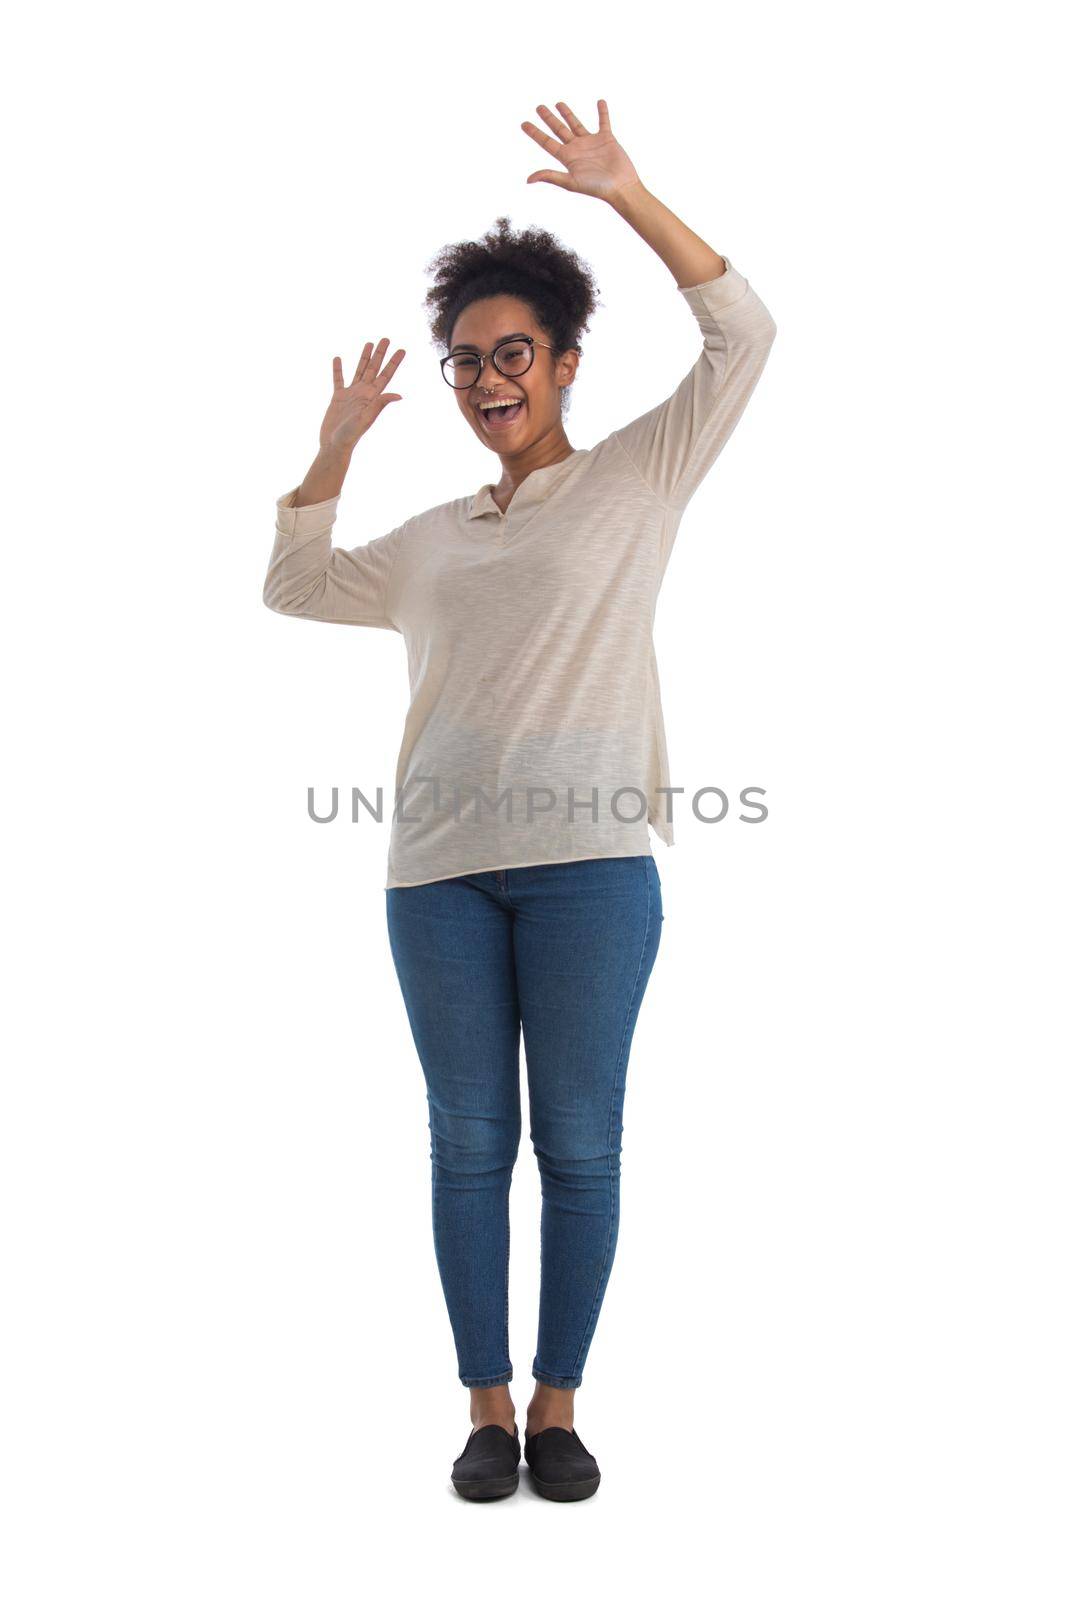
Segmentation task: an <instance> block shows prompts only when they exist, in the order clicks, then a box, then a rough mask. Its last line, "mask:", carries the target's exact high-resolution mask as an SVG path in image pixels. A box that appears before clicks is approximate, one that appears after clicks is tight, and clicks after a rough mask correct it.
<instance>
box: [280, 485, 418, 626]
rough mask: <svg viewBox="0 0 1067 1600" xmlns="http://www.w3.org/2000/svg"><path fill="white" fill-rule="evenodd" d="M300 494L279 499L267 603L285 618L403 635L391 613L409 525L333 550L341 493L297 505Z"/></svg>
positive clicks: (290, 491) (294, 492)
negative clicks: (395, 574)
mask: <svg viewBox="0 0 1067 1600" xmlns="http://www.w3.org/2000/svg"><path fill="white" fill-rule="evenodd" d="M298 492H299V491H298V490H296V489H290V490H289V492H288V494H284V495H282V496H281V497H280V498H279V500H278V501H277V518H276V522H275V529H274V548H273V549H272V551H271V554H270V561H269V563H268V565H267V575H266V578H265V579H264V583H263V603H264V605H267V606H269V607H270V609H271V610H272V611H279V612H281V614H282V615H283V616H286V617H306V618H308V619H309V620H310V621H313V622H347V623H353V624H355V625H357V626H361V627H364V628H392V629H393V631H394V632H395V633H399V632H400V629H399V627H398V625H397V624H396V623H395V622H394V621H393V619H392V617H391V616H390V613H389V605H390V587H389V583H390V579H391V577H392V575H393V568H394V566H395V564H396V558H397V555H398V553H399V550H400V545H401V541H402V539H403V535H404V527H405V526H406V524H402V525H401V526H400V527H398V528H393V529H392V530H391V531H390V532H389V533H385V534H382V536H381V537H380V538H378V539H371V540H370V542H369V543H368V544H361V545H357V546H356V548H355V549H354V550H335V549H334V548H333V533H332V530H333V525H334V522H335V520H336V517H337V505H338V501H339V500H340V495H339V494H338V495H333V496H332V497H331V498H330V499H329V500H323V501H321V502H320V503H318V504H317V505H309V506H304V505H302V506H294V504H293V501H294V499H295V498H296V496H297V494H298Z"/></svg>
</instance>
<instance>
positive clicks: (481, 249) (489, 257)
mask: <svg viewBox="0 0 1067 1600" xmlns="http://www.w3.org/2000/svg"><path fill="white" fill-rule="evenodd" d="M426 270H427V271H428V272H433V273H434V274H435V275H436V276H435V282H434V284H433V287H432V288H431V289H430V290H429V291H428V293H427V295H426V301H425V304H426V307H427V309H428V310H429V312H430V313H431V322H430V333H431V335H432V337H433V339H434V341H435V343H436V344H437V345H438V346H439V347H440V350H441V354H442V355H445V354H447V352H448V349H449V347H450V346H451V343H452V330H453V328H454V327H455V325H456V320H457V318H458V317H459V314H460V312H461V311H463V310H465V309H466V307H467V306H469V305H470V304H471V303H472V301H474V300H484V299H485V298H486V297H487V296H489V295H494V294H510V295H515V296H516V297H517V298H518V299H520V300H524V301H525V302H526V304H527V305H528V306H529V307H530V309H531V311H532V312H533V314H534V316H535V317H536V318H537V321H538V322H539V323H540V324H541V326H542V327H543V328H544V329H545V330H546V332H547V333H548V336H549V339H550V341H551V343H552V347H553V350H554V352H555V353H556V354H557V355H558V354H562V352H563V351H564V350H576V351H577V352H578V354H579V355H581V354H582V347H581V344H580V343H579V339H580V336H581V334H582V333H584V332H585V329H586V327H587V325H588V323H589V318H590V317H591V316H592V314H593V311H594V310H595V307H596V303H597V301H598V299H599V292H598V289H597V285H596V282H595V280H594V278H593V275H592V273H591V272H590V270H589V268H588V266H587V265H586V263H585V262H584V261H583V260H582V259H581V258H580V257H579V256H578V255H576V254H575V252H574V251H573V250H568V249H566V248H565V247H564V246H563V245H562V244H560V242H559V240H558V239H556V238H555V237H554V235H553V234H551V233H549V232H548V231H547V230H546V229H545V228H538V227H534V226H532V227H529V228H525V229H523V231H522V232H521V233H515V232H513V230H512V226H511V219H510V217H497V219H496V225H495V228H491V229H488V230H487V231H486V232H485V233H484V234H483V235H482V237H481V238H480V239H477V240H465V241H463V243H461V244H450V245H445V246H444V247H443V248H442V249H441V250H439V251H438V252H437V254H436V255H435V256H434V257H433V259H432V261H431V262H430V264H429V266H428V268H427V269H426ZM570 392H571V390H570V387H568V388H566V389H563V390H562V391H561V394H562V398H561V416H563V417H565V416H566V415H567V410H568V407H569V404H570Z"/></svg>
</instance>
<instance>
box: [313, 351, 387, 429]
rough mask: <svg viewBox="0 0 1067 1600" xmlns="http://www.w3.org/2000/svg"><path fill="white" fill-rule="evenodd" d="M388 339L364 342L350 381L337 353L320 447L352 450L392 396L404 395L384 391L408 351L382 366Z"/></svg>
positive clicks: (334, 359)
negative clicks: (347, 381) (373, 344)
mask: <svg viewBox="0 0 1067 1600" xmlns="http://www.w3.org/2000/svg"><path fill="white" fill-rule="evenodd" d="M388 343H389V340H388V339H379V340H378V343H377V344H376V345H375V346H374V347H373V348H372V347H371V345H370V344H365V345H364V346H363V354H362V355H361V356H360V358H359V362H358V364H357V366H356V373H355V377H354V378H353V379H352V382H351V383H350V384H348V385H346V384H345V381H344V378H343V376H342V373H341V357H340V356H334V358H333V398H332V399H331V401H330V404H329V405H328V407H327V408H326V415H325V416H324V417H323V419H322V427H321V428H320V429H319V446H320V448H321V449H323V450H328V451H350V450H351V449H352V448H353V447H354V446H355V445H356V444H357V443H358V441H359V440H360V439H362V437H363V435H364V434H365V433H366V431H367V429H368V428H369V427H370V426H371V425H372V423H374V422H375V421H377V419H378V417H379V416H380V415H381V413H382V412H383V411H384V410H385V408H386V406H387V405H388V404H389V402H390V401H391V400H402V399H403V398H404V397H403V395H400V394H386V393H383V391H384V389H385V386H386V384H387V383H389V381H390V379H391V378H392V377H393V374H394V373H395V372H396V369H397V367H399V365H400V363H401V361H403V359H404V356H405V354H406V351H404V350H396V351H394V353H393V354H392V355H391V356H390V358H389V360H388V361H387V362H386V364H385V366H384V367H382V357H383V356H384V355H385V350H386V346H387V345H388ZM379 369H381V370H379Z"/></svg>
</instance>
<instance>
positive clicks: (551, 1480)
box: [524, 1428, 600, 1500]
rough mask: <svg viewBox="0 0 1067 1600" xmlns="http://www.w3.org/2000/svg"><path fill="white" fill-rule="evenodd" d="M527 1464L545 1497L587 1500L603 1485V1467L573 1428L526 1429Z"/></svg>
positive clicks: (537, 1486)
mask: <svg viewBox="0 0 1067 1600" xmlns="http://www.w3.org/2000/svg"><path fill="white" fill-rule="evenodd" d="M524 1454H525V1456H526V1464H527V1466H528V1467H529V1469H530V1476H531V1478H532V1479H533V1485H534V1488H535V1489H536V1490H537V1492H538V1494H543V1495H544V1496H545V1499H546V1500H587V1499H588V1498H589V1496H590V1495H591V1494H596V1492H597V1490H598V1489H599V1487H600V1468H599V1467H598V1466H597V1463H596V1456H591V1455H590V1454H589V1451H588V1450H587V1449H586V1448H585V1445H584V1444H583V1443H582V1441H581V1440H580V1439H579V1437H578V1435H577V1434H576V1433H575V1432H574V1431H573V1429H571V1428H542V1429H541V1431H540V1432H539V1433H531V1432H530V1430H529V1429H528V1428H527V1430H526V1443H525V1446H524Z"/></svg>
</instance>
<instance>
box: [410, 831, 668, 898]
mask: <svg viewBox="0 0 1067 1600" xmlns="http://www.w3.org/2000/svg"><path fill="white" fill-rule="evenodd" d="M641 843H642V848H641V849H640V850H605V851H604V852H603V853H601V854H596V855H590V854H588V853H584V854H582V855H577V856H543V857H541V858H539V859H538V860H537V861H498V862H495V863H494V864H493V865H492V866H488V867H468V868H467V870H466V872H442V873H439V874H438V875H437V877H435V878H412V879H411V880H410V881H405V882H403V883H401V882H399V881H395V880H393V879H390V880H389V881H388V882H387V883H386V885H385V887H386V888H387V889H418V888H419V887H420V886H421V885H422V884H424V883H444V882H446V881H447V880H448V879H449V878H469V877H472V876H475V875H476V874H477V873H479V872H508V871H510V870H511V869H512V868H513V867H555V866H565V865H566V863H567V862H568V861H610V860H611V859H612V857H614V856H650V855H652V854H653V853H654V852H653V851H652V849H651V840H647V839H645V840H642V842H641Z"/></svg>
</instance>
